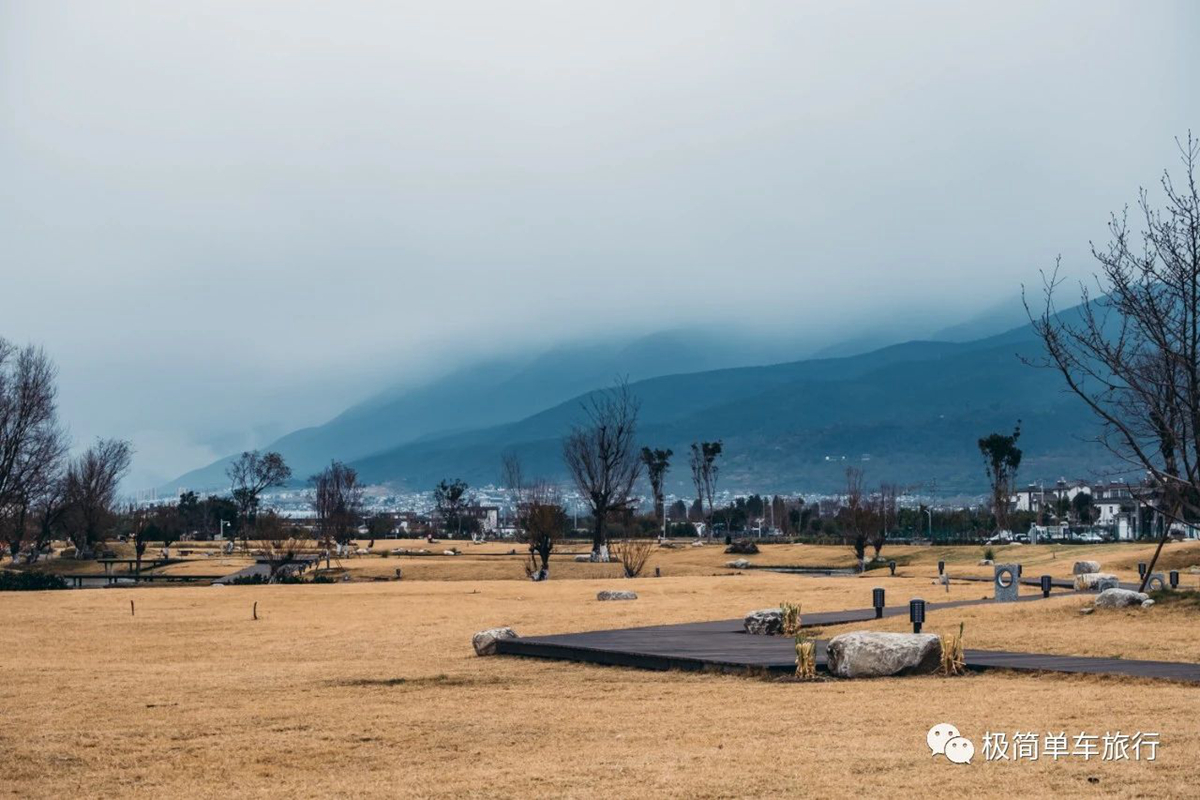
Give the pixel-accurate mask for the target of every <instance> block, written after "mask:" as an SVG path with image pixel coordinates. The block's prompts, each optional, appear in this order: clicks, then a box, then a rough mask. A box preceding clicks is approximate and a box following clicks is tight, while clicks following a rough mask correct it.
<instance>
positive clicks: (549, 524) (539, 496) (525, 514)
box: [516, 481, 567, 581]
mask: <svg viewBox="0 0 1200 800" xmlns="http://www.w3.org/2000/svg"><path fill="white" fill-rule="evenodd" d="M516 513H517V528H518V530H519V533H518V537H519V538H520V540H521V541H523V542H525V544H526V545H527V546H528V547H529V560H528V562H527V563H526V566H525V574H526V575H528V576H529V578H530V580H534V581H544V580H547V579H548V578H549V577H550V554H551V553H552V552H553V551H554V547H555V545H556V544H557V543H558V541H559V540H560V539H561V538H562V535H563V531H564V530H565V529H566V527H567V514H566V512H565V511H564V510H563V506H562V498H561V497H560V495H559V493H558V489H556V488H555V487H554V486H552V485H551V484H549V483H547V482H545V481H534V482H533V483H532V484H529V485H528V486H526V487H525V490H524V492H523V493H522V499H521V503H520V505H519V506H518V509H517V512H516Z"/></svg>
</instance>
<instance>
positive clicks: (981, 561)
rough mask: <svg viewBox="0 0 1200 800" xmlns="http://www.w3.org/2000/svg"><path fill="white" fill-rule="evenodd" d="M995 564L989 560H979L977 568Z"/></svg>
mask: <svg viewBox="0 0 1200 800" xmlns="http://www.w3.org/2000/svg"><path fill="white" fill-rule="evenodd" d="M995 563H996V562H995V561H992V560H991V559H990V558H981V559H979V566H981V567H990V566H992V565H993V564H995Z"/></svg>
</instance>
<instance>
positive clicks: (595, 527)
mask: <svg viewBox="0 0 1200 800" xmlns="http://www.w3.org/2000/svg"><path fill="white" fill-rule="evenodd" d="M594 517H595V519H594V521H593V523H592V561H608V545H607V544H606V543H605V541H604V517H605V515H604V514H602V513H601V512H600V511H599V510H598V509H597V511H596V513H595V514H594Z"/></svg>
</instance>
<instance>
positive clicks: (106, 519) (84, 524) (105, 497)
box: [66, 439, 133, 558]
mask: <svg viewBox="0 0 1200 800" xmlns="http://www.w3.org/2000/svg"><path fill="white" fill-rule="evenodd" d="M132 459H133V448H132V447H131V446H130V444H129V442H126V441H122V440H120V439H98V440H97V441H96V443H95V444H93V445H92V446H91V447H89V448H88V449H87V450H85V451H84V452H83V453H82V454H81V455H79V456H78V457H77V458H76V459H75V460H74V461H72V462H71V465H70V467H68V469H67V478H66V480H67V486H66V491H67V502H68V503H69V504H70V513H71V521H72V526H73V530H72V538H73V539H74V543H75V553H76V556H77V557H78V558H84V557H86V555H87V553H88V552H90V550H91V548H92V546H93V545H95V544H96V543H97V542H99V541H100V539H101V537H102V535H103V533H104V531H105V528H106V527H107V526H108V525H110V524H111V522H112V520H113V515H114V508H115V504H116V499H117V488H118V487H119V486H120V483H121V479H122V478H123V477H124V476H125V473H126V472H128V471H129V465H130V462H131V461H132Z"/></svg>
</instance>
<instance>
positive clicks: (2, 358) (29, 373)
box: [0, 338, 66, 558]
mask: <svg viewBox="0 0 1200 800" xmlns="http://www.w3.org/2000/svg"><path fill="white" fill-rule="evenodd" d="M56 377H57V372H56V370H55V368H54V364H53V363H52V362H51V361H50V358H49V356H47V355H46V353H45V352H44V351H43V350H42V349H41V348H37V347H34V346H32V345H30V346H27V347H24V348H18V347H17V346H16V345H14V344H12V343H11V342H9V341H7V340H6V339H3V338H0V524H4V525H7V526H8V529H9V534H8V535H7V536H6V538H7V539H8V545H9V549H10V551H11V552H12V555H13V557H14V558H15V557H16V555H17V552H18V551H19V550H20V547H21V543H22V542H23V541H24V539H25V536H26V532H27V531H26V524H27V522H28V519H29V510H30V506H31V504H33V502H34V501H35V499H36V498H37V497H38V496H39V495H40V494H41V493H43V491H45V490H46V489H47V488H48V487H50V486H51V485H53V484H54V483H55V482H56V481H57V480H58V477H59V475H58V473H59V470H60V468H61V466H62V462H63V459H64V458H65V455H66V437H65V435H64V434H63V432H62V430H61V428H60V427H59V425H58V409H57V394H58V389H57V386H56V385H55V379H56Z"/></svg>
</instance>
